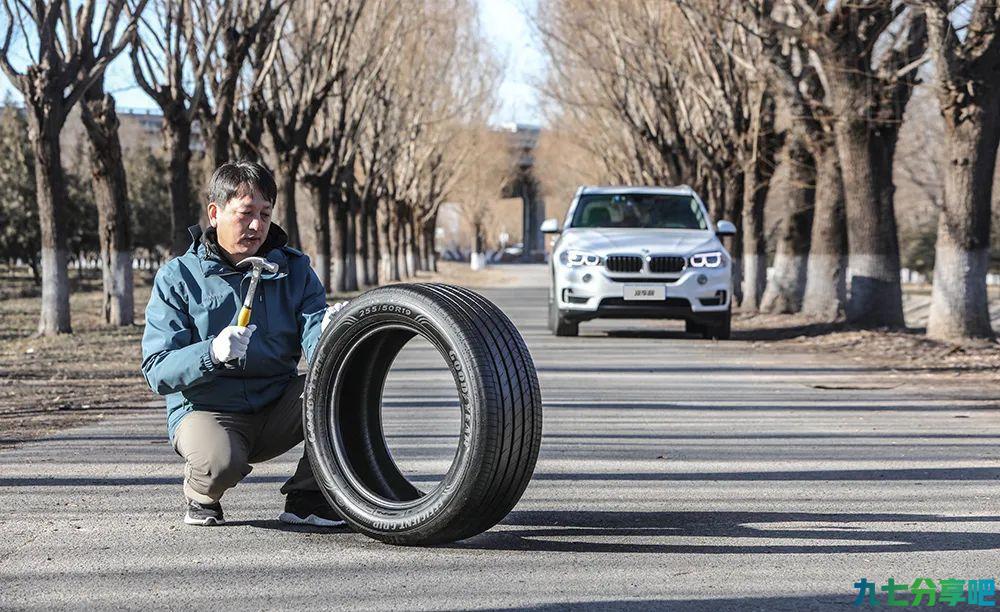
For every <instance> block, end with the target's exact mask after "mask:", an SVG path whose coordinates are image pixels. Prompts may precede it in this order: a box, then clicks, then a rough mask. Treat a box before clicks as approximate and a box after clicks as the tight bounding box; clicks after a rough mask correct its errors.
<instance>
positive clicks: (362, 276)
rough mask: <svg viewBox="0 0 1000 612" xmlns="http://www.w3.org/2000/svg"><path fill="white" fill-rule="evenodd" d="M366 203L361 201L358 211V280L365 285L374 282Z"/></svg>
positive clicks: (367, 285)
mask: <svg viewBox="0 0 1000 612" xmlns="http://www.w3.org/2000/svg"><path fill="white" fill-rule="evenodd" d="M369 222H370V220H369V214H368V205H367V204H366V203H365V202H362V203H361V210H360V211H359V212H358V242H357V247H358V282H359V284H363V285H364V286H366V287H370V286H371V285H373V284H374V283H373V282H372V277H371V265H370V264H371V262H370V261H369V259H370V258H371V252H372V251H371V234H370V232H369V229H368V224H369Z"/></svg>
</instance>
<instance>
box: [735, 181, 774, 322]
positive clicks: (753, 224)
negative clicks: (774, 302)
mask: <svg viewBox="0 0 1000 612" xmlns="http://www.w3.org/2000/svg"><path fill="white" fill-rule="evenodd" d="M757 165H758V164H755V166H757ZM764 178H765V177H764V173H763V172H761V171H759V170H757V169H756V168H755V169H754V170H752V171H750V172H747V173H746V174H745V175H744V188H743V283H742V287H743V299H742V301H741V302H740V308H741V309H742V310H744V311H746V312H751V313H752V312H757V310H758V309H759V308H760V303H761V298H762V297H763V295H764V287H765V283H766V282H767V250H766V247H767V242H766V240H765V238H764V202H765V201H766V200H767V191H768V188H769V179H770V177H769V176H768V177H767V180H764Z"/></svg>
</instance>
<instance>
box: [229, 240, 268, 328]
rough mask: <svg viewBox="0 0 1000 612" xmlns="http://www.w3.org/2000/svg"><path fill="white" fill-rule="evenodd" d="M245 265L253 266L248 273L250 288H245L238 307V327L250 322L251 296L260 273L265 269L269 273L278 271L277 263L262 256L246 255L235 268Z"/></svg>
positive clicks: (255, 289) (254, 291)
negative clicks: (239, 307)
mask: <svg viewBox="0 0 1000 612" xmlns="http://www.w3.org/2000/svg"><path fill="white" fill-rule="evenodd" d="M247 266H253V272H252V273H251V275H250V289H248V290H247V297H246V299H244V300H243V308H241V309H240V315H239V316H238V317H237V318H236V324H237V325H239V326H240V327H246V326H247V323H249V322H250V311H251V310H252V307H253V296H254V294H255V293H256V292H257V281H259V280H260V273H261V272H262V271H264V270H267V271H268V272H270V273H271V274H274V273H275V272H277V271H278V264H276V263H274V262H273V261H268V260H266V259H264V258H263V257H247V258H246V259H244V260H243V261H241V262H240V263H238V264H236V267H237V268H245V267H247Z"/></svg>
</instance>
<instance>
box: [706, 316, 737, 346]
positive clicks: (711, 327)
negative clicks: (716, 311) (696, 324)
mask: <svg viewBox="0 0 1000 612" xmlns="http://www.w3.org/2000/svg"><path fill="white" fill-rule="evenodd" d="M712 318H713V321H712V322H711V323H709V324H707V325H705V327H704V331H703V332H702V336H703V337H704V338H706V339H709V340H729V336H730V334H731V331H732V330H731V323H732V312H731V311H729V310H727V311H726V312H724V313H721V314H720V315H718V316H713V317H712Z"/></svg>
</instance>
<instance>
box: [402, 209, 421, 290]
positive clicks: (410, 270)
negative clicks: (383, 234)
mask: <svg viewBox="0 0 1000 612" xmlns="http://www.w3.org/2000/svg"><path fill="white" fill-rule="evenodd" d="M416 229H417V225H416V223H415V222H414V220H413V215H412V214H410V215H407V217H406V224H405V227H404V237H405V249H406V272H407V275H409V276H416V275H417V272H418V271H419V270H420V254H419V252H418V251H417V232H416Z"/></svg>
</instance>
